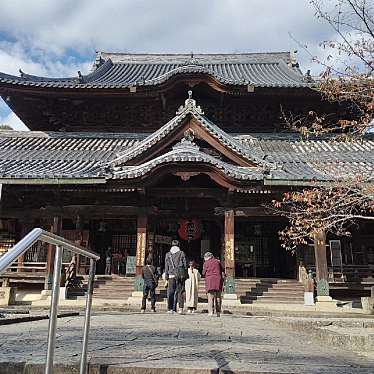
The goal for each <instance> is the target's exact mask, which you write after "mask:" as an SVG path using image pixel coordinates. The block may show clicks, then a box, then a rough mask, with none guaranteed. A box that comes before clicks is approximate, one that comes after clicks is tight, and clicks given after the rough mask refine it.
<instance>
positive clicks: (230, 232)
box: [225, 209, 235, 277]
mask: <svg viewBox="0 0 374 374" xmlns="http://www.w3.org/2000/svg"><path fill="white" fill-rule="evenodd" d="M234 217H235V213H234V210H233V209H230V210H226V211H225V273H226V277H234V276H235V252H234V235H235V233H234Z"/></svg>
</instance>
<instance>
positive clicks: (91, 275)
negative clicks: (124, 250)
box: [79, 258, 96, 374]
mask: <svg viewBox="0 0 374 374" xmlns="http://www.w3.org/2000/svg"><path fill="white" fill-rule="evenodd" d="M95 271H96V262H95V260H93V259H92V258H91V259H90V272H89V275H88V289H87V297H86V314H85V318H84V329H83V346H82V356H81V364H80V371H79V373H80V374H86V373H87V352H88V333H89V331H90V321H91V308H92V296H93V289H94V281H95Z"/></svg>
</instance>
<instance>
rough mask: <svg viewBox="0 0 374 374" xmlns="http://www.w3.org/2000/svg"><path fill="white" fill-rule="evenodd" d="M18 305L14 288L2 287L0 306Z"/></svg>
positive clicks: (0, 288)
mask: <svg viewBox="0 0 374 374" xmlns="http://www.w3.org/2000/svg"><path fill="white" fill-rule="evenodd" d="M15 303H16V289H15V288H14V287H0V306H8V305H13V304H15Z"/></svg>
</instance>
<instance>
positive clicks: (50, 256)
mask: <svg viewBox="0 0 374 374" xmlns="http://www.w3.org/2000/svg"><path fill="white" fill-rule="evenodd" d="M61 224H62V220H61V218H60V217H53V224H52V225H51V228H50V230H51V232H52V233H53V234H56V235H60V233H61ZM54 261H55V246H54V245H48V252H47V270H46V276H45V282H44V290H51V289H52V282H53V264H54Z"/></svg>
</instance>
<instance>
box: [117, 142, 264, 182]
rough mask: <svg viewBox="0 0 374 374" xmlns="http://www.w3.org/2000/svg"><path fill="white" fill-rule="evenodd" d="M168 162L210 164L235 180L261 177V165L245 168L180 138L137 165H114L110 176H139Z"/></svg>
mask: <svg viewBox="0 0 374 374" xmlns="http://www.w3.org/2000/svg"><path fill="white" fill-rule="evenodd" d="M168 163H173V164H184V163H202V164H205V165H209V166H212V167H213V168H215V169H216V170H218V171H219V172H220V173H222V174H224V175H226V176H227V177H229V178H233V179H236V180H246V181H249V180H261V179H262V177H263V169H262V168H261V167H259V168H257V167H252V168H247V167H239V166H235V165H232V164H229V163H227V162H224V161H222V160H219V159H217V158H215V157H213V156H211V155H209V154H207V153H204V152H202V151H201V150H200V149H199V147H198V146H197V145H196V144H195V143H194V142H193V141H190V140H186V139H182V141H181V142H180V143H177V144H176V145H175V146H174V147H173V149H172V150H171V151H169V152H167V153H165V154H163V155H161V156H158V157H156V158H154V159H152V160H150V161H148V162H146V163H144V164H141V165H139V166H122V165H121V166H114V167H113V168H112V175H111V178H113V179H131V178H139V177H142V176H144V175H146V174H148V173H150V172H152V171H153V170H154V169H155V168H156V167H157V166H159V165H165V164H168Z"/></svg>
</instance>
